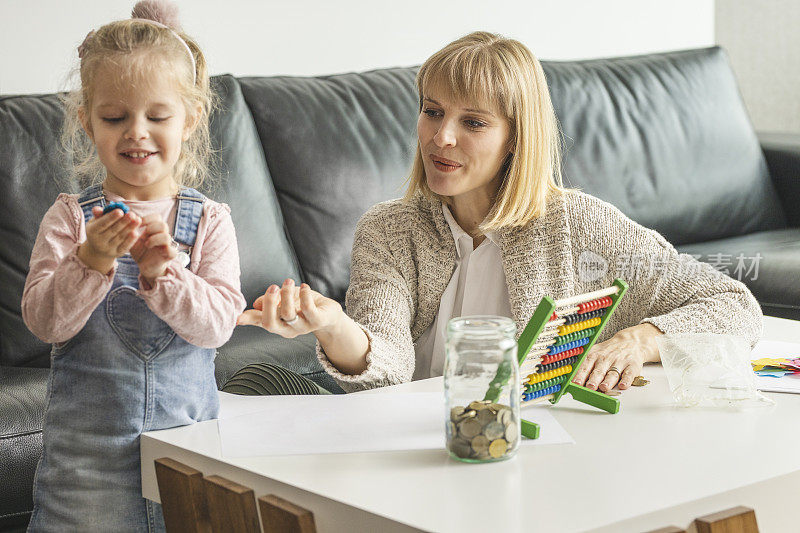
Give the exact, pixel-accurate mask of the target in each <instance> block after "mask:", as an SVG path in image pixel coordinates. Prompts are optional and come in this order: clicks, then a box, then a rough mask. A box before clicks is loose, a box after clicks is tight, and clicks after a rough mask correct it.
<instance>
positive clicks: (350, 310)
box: [239, 32, 761, 392]
mask: <svg viewBox="0 0 800 533" xmlns="http://www.w3.org/2000/svg"><path fill="white" fill-rule="evenodd" d="M417 88H418V90H419V119H418V123H417V133H418V137H419V143H418V145H417V150H416V156H415V159H414V166H413V170H412V172H411V176H410V178H409V186H408V191H407V193H406V195H405V197H404V198H403V199H400V200H393V201H389V202H383V203H380V204H378V205H376V206H374V207H372V208H371V209H370V210H369V211H368V212H367V213H366V214H365V215H364V216H363V217H362V218H361V220H360V221H359V223H358V226H357V228H356V234H355V241H354V244H353V253H352V265H351V272H350V276H351V277H350V286H349V289H348V291H347V297H346V306H347V314H345V313H344V312H343V311H342V308H341V306H340V305H339V304H337V303H336V302H335V301H333V300H331V299H328V298H325V297H324V296H322V295H321V294H319V293H317V292H315V291H313V290H311V288H310V287H308V286H307V285H306V284H302V285H301V286H300V288H299V290H297V288H296V287H295V285H294V282H293V280H286V282H285V283H284V284H283V286H282V287H278V286H276V285H273V286H271V287H269V288H268V289H267V291H266V294H264V296H263V297H261V298H259V299H258V301H257V302H256V304H255V309H252V310H249V311H247V312H245V313H244V314H243V315H242V316H241V317H240V319H239V323H240V324H254V325H260V326H262V327H263V328H265V329H267V330H269V331H271V332H273V333H277V334H279V335H282V336H284V337H294V336H296V335H300V334H303V333H308V332H313V333H314V334H315V335H316V337H317V340H318V344H317V352H318V355H319V358H320V361H321V362H322V364H323V366H324V368H325V369H326V370H327V371H328V372H329V373H330V374H331V375H332V376H333V377H334V378H335V379H336V380H337V381H338V382H339V384H340V385H341V386H342V388H343V389H344V390H346V391H354V390H360V389H366V388H373V387H381V386H385V385H393V384H397V383H403V382H407V381H410V380H412V379H421V378H427V377H432V376H438V375H441V374H442V372H443V367H444V332H445V327H446V324H447V321H448V320H449V319H450V318H452V317H457V316H465V315H475V314H492V315H501V316H507V317H510V318H512V319H513V320H514V321H515V322H516V324H517V331H518V333H519V332H521V331H522V330H523V328H524V326H525V324H526V323H527V321H528V319H529V318H530V317H531V315H532V314H533V311H534V309H535V307H536V305H537V304H538V302H539V300H540V299H541V297H542V296H543V295H546V294H548V295H551V296H553V297H555V298H563V297H566V296H570V295H575V294H581V293H585V292H589V291H593V290H596V289H598V288H602V287H604V286H608V285H610V284H611V281H612V280H613V278H614V277H616V276H615V272H614V267H615V265H617V264H618V262H619V260H620V258H623V257H624V258H635V259H636V261H637V265H638V266H639V267H640V268H637V269H636V270H635V271H633V272H628V273H627V275H626V276H624V277H625V279H626V281H627V282H628V284H629V286H630V289H629V292H628V294H627V295H626V297H625V299H624V300H623V301H622V303H621V304H620V306H619V307H618V309H617V311H616V313H615V315H614V317H612V319H611V320H610V321H609V323H608V326H607V327H606V329H605V330H604V338H605V339H606V340H604V341H603V342H600V343H598V344H597V345H596V346H595V347H594V348H593V350H592V351H591V352H590V353H589V354H588V355H587V358H586V360H585V362H584V364H583V365H582V366H581V369H580V370H579V372H578V373H577V375H576V376H575V378H574V380H575V382H576V383H579V384H582V385H583V384H585V385H586V386H587V387H589V388H592V389H598V390H600V391H603V392H606V391H608V390H610V389H611V388H613V387H615V386H618V387H619V388H620V389H625V388H628V387H629V386H630V385H631V382H632V381H633V379H634V377H635V376H637V375H638V374H639V373H640V372H641V370H642V366H643V365H644V363H647V362H658V361H659V353H658V346H657V344H656V341H655V338H656V336H658V335H661V334H662V333H674V332H681V331H696V332H700V331H715V332H727V333H736V334H739V335H744V336H745V337H747V338H748V339H749V340H750V341H751V343H755V342H756V341H757V339H758V338H759V336H760V333H761V309H760V307H759V305H758V303H757V302H756V300H755V299H754V298H753V296H752V294H750V292H749V291H748V290H747V288H746V287H745V286H744V285H743V284H741V283H739V282H737V281H734V280H732V279H730V278H728V277H726V276H724V275H723V274H720V273H719V272H717V271H716V270H714V269H713V268H712V267H711V266H709V265H704V264H701V263H698V262H696V261H694V260H693V259H692V258H691V257H689V256H686V255H680V254H678V253H677V252H676V251H675V249H674V248H673V247H672V246H671V245H670V244H669V243H668V242H667V241H666V240H664V238H663V237H662V236H661V235H659V234H658V233H656V232H655V231H652V230H649V229H646V228H644V227H642V226H640V225H639V224H636V223H635V222H633V221H631V220H630V219H628V218H626V217H625V216H624V215H623V214H622V213H621V212H620V211H619V210H617V209H616V208H614V207H613V206H612V205H610V204H608V203H606V202H603V201H601V200H599V199H597V198H594V197H592V196H589V195H587V194H584V193H581V192H579V191H573V190H567V189H565V188H564V187H563V186H562V184H561V175H560V151H559V138H560V135H559V128H558V121H557V119H556V116H555V113H554V111H553V106H552V103H551V101H550V95H549V92H548V89H547V83H546V80H545V76H544V72H543V71H542V68H541V65H540V64H539V62H538V61H537V60H536V58H535V57H534V56H533V54H532V53H531V52H530V51H529V50H528V49H527V48H526V47H525V46H524V45H523V44H522V43H520V42H518V41H515V40H512V39H505V38H502V37H500V36H498V35H493V34H490V33H485V32H476V33H472V34H470V35H467V36H465V37H463V38H461V39H458V40H456V41H454V42H452V43H450V44H449V45H447V46H446V47H445V48H443V49H442V50H440V51H439V52H437V53H435V54H434V55H433V56H432V57H431V58H429V59H428V60H427V61H426V62H425V63H424V64H423V65H422V67H421V68H420V71H419V74H418V76H417ZM582 254H589V255H588V257H591V258H594V259H597V260H598V261H599V262H600V263H601V264H602V262H603V261H604V262H605V263H606V264H607V265H609V268H608V272H605V273H602V272H601V273H600V276H599V277H598V276H582V275H581V272H580V268H579V267H580V260H581V256H582ZM590 277H591V278H592V279H587V278H590Z"/></svg>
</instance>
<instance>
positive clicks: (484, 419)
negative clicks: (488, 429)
mask: <svg viewBox="0 0 800 533" xmlns="http://www.w3.org/2000/svg"><path fill="white" fill-rule="evenodd" d="M476 418H477V420H478V422H480V423H481V426H485V425H486V424H488V423H489V422H494V420H495V414H494V412H492V410H491V408H489V409H481V410H480V411H478V416H477V417H476Z"/></svg>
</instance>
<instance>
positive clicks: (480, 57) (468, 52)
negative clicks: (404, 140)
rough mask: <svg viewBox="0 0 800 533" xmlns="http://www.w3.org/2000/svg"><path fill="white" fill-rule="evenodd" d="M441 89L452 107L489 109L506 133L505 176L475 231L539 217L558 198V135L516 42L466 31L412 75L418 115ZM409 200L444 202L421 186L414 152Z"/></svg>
mask: <svg viewBox="0 0 800 533" xmlns="http://www.w3.org/2000/svg"><path fill="white" fill-rule="evenodd" d="M434 86H435V87H437V88H440V87H445V88H447V89H449V90H450V91H452V92H451V94H452V95H453V96H454V97H455V98H456V99H458V100H461V101H467V102H476V103H478V104H481V105H488V106H489V107H495V108H497V109H499V110H500V112H501V113H503V114H504V115H505V117H506V118H507V119H508V121H509V124H510V126H511V134H510V135H511V140H510V145H511V147H512V148H511V152H512V153H511V154H510V155H509V158H508V160H507V161H506V164H505V165H504V169H505V177H504V179H503V181H502V184H501V186H500V190H499V191H498V193H497V197H496V198H495V200H494V204H493V206H492V208H491V210H490V211H489V214H488V215H487V217H486V219H485V220H484V221H483V223H482V224H481V225H480V226H479V229H480V230H481V231H482V232H485V231H487V230H493V229H498V228H500V227H506V226H522V225H524V224H526V223H528V222H530V221H531V220H533V219H535V218H537V217H540V216H542V215H543V214H544V212H545V206H546V203H547V198H548V197H549V195H550V194H552V193H554V192H564V191H565V189H564V187H563V185H562V179H561V133H560V129H559V125H558V119H557V118H556V114H555V111H554V109H553V104H552V102H551V100H550V92H549V91H548V89H547V81H546V80H545V75H544V71H543V70H542V66H541V64H540V63H539V61H538V60H537V59H536V57H535V56H534V55H533V54H532V53H531V51H530V50H528V48H527V47H526V46H525V45H524V44H522V43H521V42H519V41H516V40H513V39H506V38H504V37H501V36H499V35H495V34H492V33H488V32H474V33H470V34H469V35H466V36H464V37H462V38H460V39H458V40H456V41H453V42H452V43H450V44H448V45H447V46H445V47H444V48H442V49H441V50H439V51H438V52H436V53H435V54H433V55H432V56H431V57H430V58H428V60H427V61H425V63H424V64H423V65H422V67H420V69H419V73H418V74H417V90H418V91H419V109H420V112H421V111H422V102H423V98H425V91H426V90H427V89H429V88H431V87H434ZM417 194H423V195H425V196H427V197H428V198H435V199H440V200H442V201H445V202H446V201H447V199H446V198H442V197H440V196H439V195H438V194H436V193H434V192H433V191H432V190H431V189H430V188H429V187H428V184H427V180H426V178H425V169H424V167H423V163H422V152H421V150H420V146H419V143H417V151H416V156H415V158H414V165H413V167H412V170H411V175H410V176H409V178H408V190H407V191H406V194H405V199H406V200H410V199H411V198H413V197H414V196H415V195H417Z"/></svg>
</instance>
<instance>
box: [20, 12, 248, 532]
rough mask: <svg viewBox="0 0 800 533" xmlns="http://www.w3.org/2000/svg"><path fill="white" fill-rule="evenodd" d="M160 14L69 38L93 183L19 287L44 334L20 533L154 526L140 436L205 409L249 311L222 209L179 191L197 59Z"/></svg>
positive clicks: (202, 66)
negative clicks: (222, 355)
mask: <svg viewBox="0 0 800 533" xmlns="http://www.w3.org/2000/svg"><path fill="white" fill-rule="evenodd" d="M143 4H144V5H143ZM153 4H155V8H156V9H149V13H151V14H150V15H149V16H150V17H151V18H150V19H148V18H140V16H141V15H143V14H144V15H147V14H148V8H152V7H153ZM163 8H164V6H163V5H160V4H157V3H154V2H140V3H139V4H137V6H136V8H134V18H133V19H132V20H126V21H119V22H113V23H111V24H108V25H106V26H103V27H102V28H100V29H98V30H96V31H94V32H91V33H90V34H89V36H87V38H86V40H85V41H84V43H83V44H82V45H81V47H80V48H79V55H80V58H81V59H80V79H81V87H80V89H79V90H77V91H75V92H74V93H73V94H71V95H70V96H69V97H68V98H67V105H66V107H67V120H66V122H65V131H64V135H65V139H66V140H68V143H67V144H68V145H69V148H70V149H71V150H72V151H73V153H74V157H75V160H76V168H75V171H76V172H77V173H78V174H79V175H80V176H81V177H87V176H88V177H90V178H94V180H93V181H94V183H95V184H94V185H92V186H90V187H89V188H87V189H86V190H84V191H83V192H82V193H80V194H77V195H74V194H73V195H70V194H62V195H60V196H59V197H58V199H57V200H56V202H55V204H54V205H53V206H52V207H51V208H50V209H49V210H48V212H47V214H46V215H45V216H44V219H43V221H42V224H41V227H40V229H39V235H38V237H37V239H36V244H35V246H34V248H33V254H32V256H31V262H30V273H29V274H28V279H27V282H26V284H25V290H24V293H23V297H22V313H23V317H24V319H25V323H26V324H27V325H28V327H29V328H30V330H31V331H32V332H33V333H34V334H35V335H36V336H37V337H39V338H40V339H42V340H43V341H45V342H50V343H52V344H53V349H52V356H51V374H50V380H49V382H48V403H47V411H46V414H45V425H44V432H43V440H44V455H43V457H42V459H41V461H40V463H39V467H38V470H37V473H36V479H35V484H34V510H33V516H32V518H31V523H30V530H31V531H104V532H107V531H147V530H163V528H164V524H163V517H162V515H161V510H160V506H158V505H157V504H153V503H152V502H149V501H146V500H145V499H143V498H142V492H141V473H140V464H139V436H140V435H141V433H142V432H143V431H150V430H157V429H164V428H169V427H174V426H180V425H185V424H191V423H193V422H197V421H201V420H208V419H211V418H215V417H216V416H217V412H218V407H219V405H218V399H217V388H216V385H215V380H214V354H215V350H214V348H215V347H217V346H220V345H222V344H223V343H224V342H225V341H226V340H228V338H229V337H230V335H231V333H232V331H233V328H234V326H235V323H236V317H237V315H238V314H239V313H240V312H241V311H242V310H243V309H244V306H245V300H244V297H243V296H242V294H241V292H240V286H239V258H238V253H237V245H236V237H235V234H234V228H233V224H232V222H231V217H230V214H229V209H228V207H227V206H225V205H223V204H218V203H215V202H213V201H211V200H209V199H207V198H205V197H204V196H203V195H202V194H200V193H199V192H197V191H196V190H194V189H192V188H189V187H188V186H189V185H191V186H197V185H199V184H200V183H201V181H202V179H203V177H204V176H205V175H206V173H207V155H208V154H209V151H210V142H209V133H208V115H209V110H210V107H211V105H210V102H211V93H210V89H209V79H208V73H207V68H206V63H205V59H204V57H203V54H202V52H201V51H200V49H199V48H198V46H197V45H196V44H195V42H194V41H193V40H192V39H191V38H189V37H188V36H187V35H185V34H184V33H182V32H181V31H180V30H179V29H177V26H176V25H175V24H174V23H173V24H171V25H170V24H169V21H167V20H163V18H162V19H161V20H156V19H158V18H159V16H160V15H159V13H162V12H164V9H163ZM153 13H154V14H155V15H153ZM165 23H166V24H165ZM170 26H172V27H170ZM173 28H174V29H173ZM98 178H99V179H98ZM114 202H120V203H122V204H123V206H120V208H114V207H115V206H114V205H111V204H112V203H114ZM117 205H119V204H117ZM124 206H127V208H129V209H130V210H129V211H128V212H124V211H123V210H124V209H125V207H124Z"/></svg>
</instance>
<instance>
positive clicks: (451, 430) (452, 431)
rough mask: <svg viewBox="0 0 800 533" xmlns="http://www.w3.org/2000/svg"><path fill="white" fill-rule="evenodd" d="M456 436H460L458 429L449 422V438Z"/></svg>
mask: <svg viewBox="0 0 800 533" xmlns="http://www.w3.org/2000/svg"><path fill="white" fill-rule="evenodd" d="M456 435H458V429H457V428H456V425H455V424H454V423H453V422H448V423H447V436H448V437H455V436H456Z"/></svg>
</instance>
